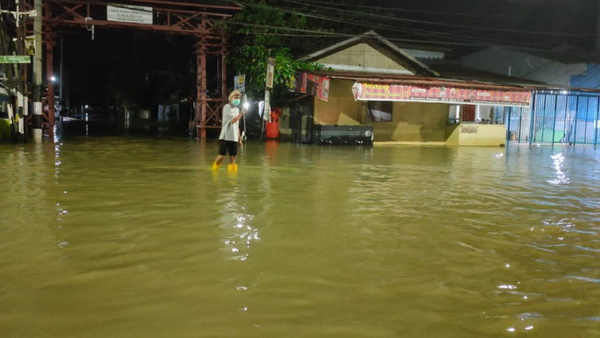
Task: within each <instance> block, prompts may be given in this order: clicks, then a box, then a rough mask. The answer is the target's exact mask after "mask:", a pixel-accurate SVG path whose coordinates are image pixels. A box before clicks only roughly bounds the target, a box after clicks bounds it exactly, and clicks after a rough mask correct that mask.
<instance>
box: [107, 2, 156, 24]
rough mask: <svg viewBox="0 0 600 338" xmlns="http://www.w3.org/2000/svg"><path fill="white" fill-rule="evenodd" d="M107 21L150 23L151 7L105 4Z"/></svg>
mask: <svg viewBox="0 0 600 338" xmlns="http://www.w3.org/2000/svg"><path fill="white" fill-rule="evenodd" d="M106 19H107V20H108V21H118V22H131V23H141V24H148V25H151V24H152V7H146V6H131V5H117V4H114V5H106Z"/></svg>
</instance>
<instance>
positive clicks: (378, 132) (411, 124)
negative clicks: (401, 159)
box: [370, 102, 448, 142]
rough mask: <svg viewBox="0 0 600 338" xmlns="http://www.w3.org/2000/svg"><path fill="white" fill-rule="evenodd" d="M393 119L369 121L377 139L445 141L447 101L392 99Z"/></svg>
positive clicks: (380, 140)
mask: <svg viewBox="0 0 600 338" xmlns="http://www.w3.org/2000/svg"><path fill="white" fill-rule="evenodd" d="M392 109H393V111H392V122H371V123H370V124H371V125H373V134H374V135H375V141H376V142H386V141H395V142H444V141H445V140H446V123H447V121H448V105H446V104H441V103H440V104H438V103H420V102H415V103H413V102H394V106H393V108H392Z"/></svg>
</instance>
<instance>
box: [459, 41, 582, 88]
mask: <svg viewBox="0 0 600 338" xmlns="http://www.w3.org/2000/svg"><path fill="white" fill-rule="evenodd" d="M461 64H462V65H463V66H465V67H469V68H474V69H479V70H484V71H488V72H492V73H497V74H502V75H509V76H514V77H518V78H523V79H529V80H534V81H539V82H543V83H547V84H552V85H559V86H568V85H569V81H570V79H571V76H573V75H579V74H582V73H584V72H585V70H586V64H585V63H576V64H564V63H560V62H557V61H552V60H549V59H544V58H541V57H537V56H533V55H529V54H525V53H520V52H515V51H511V50H508V49H504V48H498V47H494V48H488V49H484V50H482V51H480V52H477V53H473V54H471V55H468V56H465V57H463V58H462V59H461Z"/></svg>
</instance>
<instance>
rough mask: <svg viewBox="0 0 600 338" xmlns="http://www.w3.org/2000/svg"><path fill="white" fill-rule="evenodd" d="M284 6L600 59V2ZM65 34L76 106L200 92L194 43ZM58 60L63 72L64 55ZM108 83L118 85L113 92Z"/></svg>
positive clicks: (435, 35) (438, 36) (459, 42)
mask: <svg viewBox="0 0 600 338" xmlns="http://www.w3.org/2000/svg"><path fill="white" fill-rule="evenodd" d="M195 2H200V1H195ZM279 3H282V4H284V6H285V7H286V8H288V9H294V8H300V7H301V6H303V5H308V6H313V8H322V12H321V14H320V15H323V16H325V17H327V16H330V17H335V18H338V19H339V18H340V15H341V14H340V13H339V12H336V11H335V10H334V9H335V8H338V9H340V10H343V11H344V12H343V15H344V17H348V18H349V17H353V18H352V19H348V20H359V21H362V22H363V24H364V25H354V24H353V21H348V26H353V29H354V30H355V32H354V33H360V32H365V31H368V30H369V29H373V30H375V31H377V32H378V33H379V34H381V35H383V36H385V37H386V38H389V39H390V40H391V41H393V42H396V43H399V44H401V45H402V44H409V45H424V46H434V47H444V48H448V50H450V49H451V50H452V52H451V53H449V55H453V56H454V57H458V56H460V55H461V54H466V53H470V52H474V51H477V50H479V49H482V48H486V47H491V46H503V47H509V48H513V49H516V50H519V51H522V52H524V53H530V54H534V55H539V56H546V57H550V58H553V59H555V60H558V61H563V62H594V61H598V60H599V59H600V58H599V57H598V55H599V53H598V51H597V50H596V45H595V44H596V25H597V20H598V13H599V3H600V1H598V0H419V1H414V0H410V1H409V0H378V1H366V4H365V5H364V6H362V7H356V6H355V7H352V6H347V5H346V6H344V5H339V6H337V7H335V8H334V7H330V6H333V5H332V4H331V3H330V2H328V1H319V0H306V1H300V2H298V1H279ZM359 14H360V15H359ZM361 15H362V16H361ZM337 24H339V21H338V22H337ZM342 24H343V23H342ZM63 36H64V37H63V41H64V46H63V48H64V52H63V65H64V66H63V67H64V68H63V73H64V74H63V78H64V80H65V85H66V87H65V89H64V90H65V93H63V98H65V97H67V95H68V96H69V98H70V100H71V101H72V102H71V104H72V105H76V104H81V103H83V101H82V100H87V101H89V100H91V99H93V100H95V101H97V104H99V105H100V104H105V103H106V97H107V96H111V95H114V91H120V93H121V94H122V95H131V96H132V97H133V98H135V99H138V100H143V97H144V96H146V97H148V96H150V97H153V98H157V97H158V99H162V98H161V97H160V96H161V95H166V93H162V92H157V91H156V88H160V89H167V91H169V90H170V91H174V92H177V95H178V96H179V97H188V96H190V95H192V96H193V95H194V90H195V87H194V85H193V84H194V82H195V79H194V76H195V74H194V73H195V63H194V61H195V56H194V49H193V46H192V43H193V41H191V40H190V39H189V38H184V37H180V36H179V37H174V36H168V35H165V34H158V33H148V32H144V33H142V32H135V31H132V30H124V29H110V28H107V27H98V28H97V29H96V31H95V39H94V40H91V34H90V33H89V32H87V31H86V30H85V29H84V28H74V27H71V28H69V29H65V30H64V34H63ZM55 50H57V51H58V50H59V47H58V46H57V47H56V49H55ZM55 59H56V63H57V67H56V73H58V71H59V68H58V60H59V59H60V57H59V55H58V54H57V55H56V58H55ZM168 74H178V75H177V77H175V78H168V77H167V76H165V75H168ZM107 84H113V88H112V91H113V93H111V89H109V88H107ZM114 84H119V85H120V86H121V87H122V88H116V89H115V88H114ZM190 84H191V85H190ZM102 101H104V102H102ZM147 103H148V104H149V105H151V104H152V102H149V101H148V102H147Z"/></svg>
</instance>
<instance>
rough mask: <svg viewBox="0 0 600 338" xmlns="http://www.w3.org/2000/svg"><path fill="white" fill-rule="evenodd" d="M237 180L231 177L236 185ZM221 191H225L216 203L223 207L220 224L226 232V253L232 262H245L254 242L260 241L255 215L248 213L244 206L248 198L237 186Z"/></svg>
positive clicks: (224, 241) (224, 235) (224, 236)
mask: <svg viewBox="0 0 600 338" xmlns="http://www.w3.org/2000/svg"><path fill="white" fill-rule="evenodd" d="M235 179H236V178H232V177H229V180H232V181H233V184H236V182H235ZM220 189H223V190H225V191H224V192H220V194H219V196H220V197H219V198H217V199H216V203H218V204H219V205H221V206H222V207H221V211H222V214H221V216H220V217H219V219H218V224H219V227H220V228H221V229H222V230H223V231H224V234H223V239H222V241H223V244H224V251H225V252H226V253H227V255H228V257H229V258H230V259H232V260H238V261H245V260H246V259H248V257H249V256H250V251H251V250H250V248H251V246H252V244H253V242H255V241H258V240H260V236H259V232H258V229H257V228H256V227H254V215H253V214H251V213H248V210H247V207H246V206H245V205H243V201H244V200H246V198H247V197H246V196H244V195H243V191H241V189H239V188H238V187H236V186H234V187H228V186H225V187H221V188H220Z"/></svg>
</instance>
